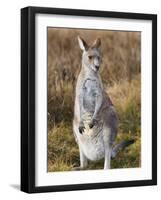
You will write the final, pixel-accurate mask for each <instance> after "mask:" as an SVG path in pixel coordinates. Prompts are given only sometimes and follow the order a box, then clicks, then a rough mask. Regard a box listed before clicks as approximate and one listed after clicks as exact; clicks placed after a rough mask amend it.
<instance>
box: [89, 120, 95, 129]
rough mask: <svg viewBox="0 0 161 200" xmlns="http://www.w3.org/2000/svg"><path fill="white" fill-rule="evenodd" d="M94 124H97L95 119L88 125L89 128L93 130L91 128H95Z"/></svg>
mask: <svg viewBox="0 0 161 200" xmlns="http://www.w3.org/2000/svg"><path fill="white" fill-rule="evenodd" d="M96 124H97V120H96V119H93V120H91V122H90V123H89V128H93V126H95V125H96Z"/></svg>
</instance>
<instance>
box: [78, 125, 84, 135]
mask: <svg viewBox="0 0 161 200" xmlns="http://www.w3.org/2000/svg"><path fill="white" fill-rule="evenodd" d="M84 129H85V127H84V125H79V132H80V133H81V134H83V132H84Z"/></svg>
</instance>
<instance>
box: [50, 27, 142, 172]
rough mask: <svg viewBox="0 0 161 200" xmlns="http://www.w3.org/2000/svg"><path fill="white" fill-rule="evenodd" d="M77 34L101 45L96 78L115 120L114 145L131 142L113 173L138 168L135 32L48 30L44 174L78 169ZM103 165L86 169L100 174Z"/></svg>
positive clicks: (115, 162)
mask: <svg viewBox="0 0 161 200" xmlns="http://www.w3.org/2000/svg"><path fill="white" fill-rule="evenodd" d="M77 35H81V36H82V37H83V38H84V39H85V40H87V41H90V42H91V41H93V40H94V39H95V38H96V37H100V38H101V40H102V45H101V51H102V54H103V63H102V66H101V71H100V73H101V77H102V81H103V84H104V88H105V90H106V91H107V93H108V94H109V96H110V98H111V99H112V102H113V104H114V105H115V107H116V110H117V112H118V115H119V132H118V135H117V138H116V143H118V142H120V141H122V140H123V139H134V140H135V143H134V144H132V145H131V146H129V147H128V148H126V149H124V150H123V151H120V152H119V153H118V155H117V157H116V158H114V159H113V160H112V163H111V167H112V168H133V167H140V165H141V160H140V158H141V155H140V154H141V124H140V123H141V99H140V98H141V97H140V96H141V91H140V90H141V77H140V76H141V67H140V33H139V32H119V31H93V30H92V31H90V30H78V29H75V30H74V29H56V28H49V29H48V152H47V153H48V171H49V172H53V171H68V170H72V168H73V167H76V166H79V150H78V146H77V144H76V142H75V138H74V135H73V131H72V119H73V108H74V91H75V83H76V79H77V75H78V73H79V70H80V63H81V51H80V49H79V47H78V43H77V40H76V38H77ZM103 162H104V161H103V160H100V161H98V162H89V166H88V169H102V168H103Z"/></svg>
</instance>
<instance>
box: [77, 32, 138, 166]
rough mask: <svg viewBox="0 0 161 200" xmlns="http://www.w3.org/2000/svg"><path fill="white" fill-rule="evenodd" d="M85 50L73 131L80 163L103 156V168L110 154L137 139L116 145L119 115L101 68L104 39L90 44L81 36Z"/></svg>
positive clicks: (79, 40)
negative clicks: (101, 48)
mask: <svg viewBox="0 0 161 200" xmlns="http://www.w3.org/2000/svg"><path fill="white" fill-rule="evenodd" d="M78 42H79V46H80V48H81V50H82V67H81V71H80V73H79V76H78V79H77V83H76V95H75V106H74V120H73V132H74V136H75V139H76V142H77V143H78V146H79V152H80V167H77V168H76V169H78V170H79V169H85V168H86V167H87V165H88V160H91V161H96V160H100V159H102V158H104V169H110V161H111V158H113V157H115V156H116V154H117V152H118V151H119V150H120V149H122V148H124V147H126V146H128V145H130V144H132V143H133V142H134V141H133V140H129V141H123V142H121V143H120V144H118V145H116V146H114V141H115V138H116V135H117V129H118V117H117V113H116V110H115V107H114V106H113V104H112V102H111V100H110V98H109V96H108V95H107V93H106V92H105V91H104V89H103V84H102V81H101V77H100V75H99V68H100V65H101V54H100V50H99V48H100V46H101V40H100V39H96V40H95V42H94V43H93V44H92V45H88V44H87V43H86V42H85V41H84V40H83V39H82V38H80V37H79V36H78Z"/></svg>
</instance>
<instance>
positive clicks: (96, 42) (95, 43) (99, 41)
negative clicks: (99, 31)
mask: <svg viewBox="0 0 161 200" xmlns="http://www.w3.org/2000/svg"><path fill="white" fill-rule="evenodd" d="M100 46H101V39H100V38H97V39H96V40H95V41H94V43H93V45H92V47H94V48H99V47H100Z"/></svg>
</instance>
